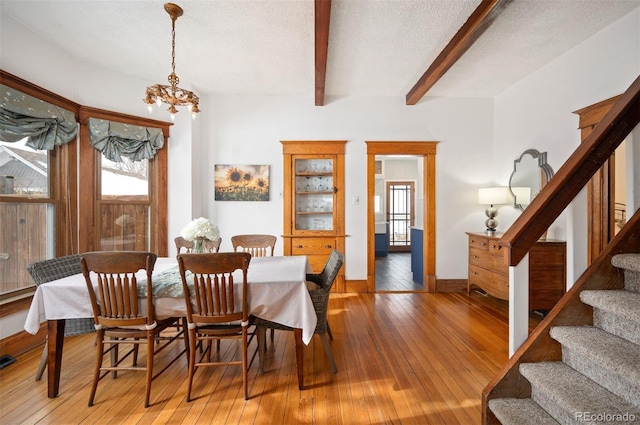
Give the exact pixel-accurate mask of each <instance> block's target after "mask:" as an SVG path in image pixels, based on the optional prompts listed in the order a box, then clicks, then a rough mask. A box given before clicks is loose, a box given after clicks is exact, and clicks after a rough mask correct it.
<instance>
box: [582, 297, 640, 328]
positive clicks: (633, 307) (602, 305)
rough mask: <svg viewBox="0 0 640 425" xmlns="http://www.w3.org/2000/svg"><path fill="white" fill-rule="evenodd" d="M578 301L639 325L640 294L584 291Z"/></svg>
mask: <svg viewBox="0 0 640 425" xmlns="http://www.w3.org/2000/svg"><path fill="white" fill-rule="evenodd" d="M580 300H581V301H582V302H583V303H585V304H588V305H590V306H592V307H595V308H599V309H601V310H605V311H608V312H611V313H614V314H615V315H616V316H620V317H623V318H625V319H627V320H630V321H632V322H636V323H640V294H639V293H636V292H631V291H625V290H584V291H582V292H580Z"/></svg>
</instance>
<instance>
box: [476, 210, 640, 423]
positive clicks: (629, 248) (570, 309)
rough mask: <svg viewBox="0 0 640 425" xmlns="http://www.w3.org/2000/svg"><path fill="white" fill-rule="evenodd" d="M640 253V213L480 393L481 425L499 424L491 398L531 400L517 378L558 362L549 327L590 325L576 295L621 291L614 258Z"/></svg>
mask: <svg viewBox="0 0 640 425" xmlns="http://www.w3.org/2000/svg"><path fill="white" fill-rule="evenodd" d="M630 252H640V210H637V211H636V213H635V214H634V215H633V217H632V218H631V219H630V220H629V221H627V223H626V225H625V226H624V227H623V228H622V230H621V231H620V232H619V233H618V234H617V235H616V236H615V237H614V238H613V239H612V240H611V242H609V244H608V245H607V246H606V247H605V249H604V250H603V251H602V252H601V253H600V255H599V256H598V258H596V259H595V261H594V262H593V264H592V265H591V267H589V268H588V269H587V271H585V272H584V274H583V275H582V276H581V277H580V278H579V279H578V281H577V282H576V283H575V284H574V285H573V286H572V287H571V289H569V291H567V293H566V294H565V295H564V297H562V299H561V300H560V301H558V303H557V304H556V306H555V307H554V308H553V309H552V310H551V311H550V312H549V314H548V315H547V317H545V318H544V319H543V320H542V322H541V323H540V324H539V325H538V326H537V327H536V328H535V329H534V330H533V332H532V333H531V335H529V338H528V339H527V340H526V341H525V342H524V344H522V345H521V346H520V348H518V350H517V351H516V352H515V353H514V355H513V356H512V357H511V358H510V359H509V360H508V361H507V363H506V364H505V365H504V366H503V367H502V369H501V370H500V372H498V375H496V376H495V377H494V378H493V379H492V380H491V381H490V382H489V383H488V384H487V386H486V387H485V389H484V390H483V391H482V423H483V424H485V425H493V424H499V423H500V422H498V420H497V419H496V418H495V416H494V415H493V413H492V412H491V411H490V410H489V408H488V407H487V404H488V402H489V400H491V399H494V398H527V397H530V396H531V386H530V385H529V381H527V379H526V378H524V377H522V376H521V375H520V370H519V367H520V363H531V362H541V361H561V360H562V348H561V346H560V343H558V342H557V341H555V340H553V339H552V338H551V336H550V335H549V329H550V328H551V327H552V326H576V325H592V324H593V310H592V307H590V306H588V305H586V304H583V303H582V302H581V301H580V298H579V295H580V292H581V291H582V290H584V289H622V288H623V287H624V279H623V275H622V272H621V271H620V270H619V269H617V268H615V267H613V266H612V265H611V258H612V257H613V256H614V255H616V254H623V253H630Z"/></svg>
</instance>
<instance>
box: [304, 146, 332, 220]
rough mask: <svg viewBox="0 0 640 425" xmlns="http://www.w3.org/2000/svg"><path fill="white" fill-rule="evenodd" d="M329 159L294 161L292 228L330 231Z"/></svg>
mask: <svg viewBox="0 0 640 425" xmlns="http://www.w3.org/2000/svg"><path fill="white" fill-rule="evenodd" d="M333 194H334V186H333V159H331V158H314V159H295V217H296V218H295V229H296V230H312V231H323V230H333V208H334V196H333Z"/></svg>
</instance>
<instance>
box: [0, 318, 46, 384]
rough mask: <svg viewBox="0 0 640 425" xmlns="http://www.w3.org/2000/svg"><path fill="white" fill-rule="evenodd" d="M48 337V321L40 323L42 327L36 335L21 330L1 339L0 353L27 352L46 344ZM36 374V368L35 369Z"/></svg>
mask: <svg viewBox="0 0 640 425" xmlns="http://www.w3.org/2000/svg"><path fill="white" fill-rule="evenodd" d="M46 338H47V322H42V323H40V329H39V330H38V333H37V334H35V335H31V334H30V333H28V332H27V331H21V332H18V333H16V334H13V335H10V336H8V337H6V338H3V339H1V340H0V353H1V354H9V355H11V356H13V357H16V356H19V355H20V354H23V353H26V352H27V351H29V350H32V349H34V348H36V347H37V346H39V345H42V344H44V342H45V340H46ZM33 372H34V376H35V369H34V371H33Z"/></svg>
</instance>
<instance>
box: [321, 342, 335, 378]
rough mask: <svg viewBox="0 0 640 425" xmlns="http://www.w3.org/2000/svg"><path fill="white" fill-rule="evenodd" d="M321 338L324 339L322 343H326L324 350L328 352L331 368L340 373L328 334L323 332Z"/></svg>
mask: <svg viewBox="0 0 640 425" xmlns="http://www.w3.org/2000/svg"><path fill="white" fill-rule="evenodd" d="M320 339H321V340H322V345H324V352H325V353H327V357H328V358H329V363H331V369H333V373H338V367H337V366H336V361H335V360H334V359H333V352H332V351H331V346H330V345H329V340H328V339H327V334H326V333H321V334H320Z"/></svg>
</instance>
